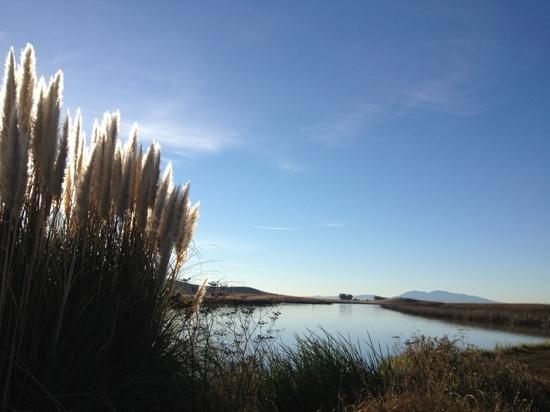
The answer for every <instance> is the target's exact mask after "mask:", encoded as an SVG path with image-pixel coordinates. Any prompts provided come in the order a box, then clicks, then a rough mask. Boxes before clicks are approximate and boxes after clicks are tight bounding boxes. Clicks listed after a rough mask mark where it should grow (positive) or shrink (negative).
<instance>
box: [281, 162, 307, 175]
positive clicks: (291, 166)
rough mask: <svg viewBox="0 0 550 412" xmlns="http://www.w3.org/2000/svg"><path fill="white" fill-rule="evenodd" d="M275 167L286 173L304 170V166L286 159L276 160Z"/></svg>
mask: <svg viewBox="0 0 550 412" xmlns="http://www.w3.org/2000/svg"><path fill="white" fill-rule="evenodd" d="M276 166H277V169H279V170H281V171H283V172H286V173H299V172H303V171H304V166H302V165H298V164H296V163H293V162H291V161H289V160H287V159H279V160H278V161H277V165H276Z"/></svg>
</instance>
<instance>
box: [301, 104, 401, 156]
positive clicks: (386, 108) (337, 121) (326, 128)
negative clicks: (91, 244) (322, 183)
mask: <svg viewBox="0 0 550 412" xmlns="http://www.w3.org/2000/svg"><path fill="white" fill-rule="evenodd" d="M397 109H398V108H396V107H393V105H392V104H385V105H367V106H365V107H363V108H360V109H358V110H353V111H349V112H341V113H333V114H331V115H329V116H327V117H325V118H324V119H323V120H321V121H320V122H319V123H318V124H316V125H314V126H311V127H306V128H303V129H302V131H303V132H305V133H306V135H307V136H308V138H309V140H311V141H312V142H314V143H318V144H321V145H324V146H328V147H344V146H347V145H349V143H350V142H351V141H353V140H355V139H357V138H358V137H360V135H361V134H363V132H364V131H365V130H366V129H367V128H369V127H370V126H373V125H375V124H379V123H385V122H386V121H388V120H390V119H392V118H394V117H396V116H397V115H399V114H400V111H399V110H397Z"/></svg>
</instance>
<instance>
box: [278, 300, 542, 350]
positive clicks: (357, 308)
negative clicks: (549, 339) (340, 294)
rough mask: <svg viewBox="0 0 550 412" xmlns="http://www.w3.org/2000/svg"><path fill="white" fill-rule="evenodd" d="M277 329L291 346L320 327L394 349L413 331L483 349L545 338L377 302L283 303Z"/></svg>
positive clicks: (412, 333) (357, 339) (539, 340)
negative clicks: (408, 312)
mask: <svg viewBox="0 0 550 412" xmlns="http://www.w3.org/2000/svg"><path fill="white" fill-rule="evenodd" d="M278 310H279V311H280V312H281V315H280V316H279V319H278V320H277V322H276V328H277V329H280V330H281V334H280V338H281V340H282V342H283V343H286V344H290V345H292V344H293V343H294V342H295V338H296V335H304V334H305V333H308V330H309V331H317V332H320V331H321V329H322V330H325V331H327V332H329V333H331V334H341V335H343V336H345V337H349V338H350V339H352V340H353V341H359V342H362V343H363V344H365V346H367V344H366V342H367V341H368V340H369V336H370V339H372V342H373V343H374V344H375V345H376V346H378V345H380V346H381V347H382V348H395V347H396V345H400V344H402V343H404V342H405V341H406V340H407V339H409V338H410V337H411V336H413V335H415V334H423V335H426V336H431V337H442V336H444V335H447V336H449V337H451V338H455V339H461V340H464V341H465V342H467V343H470V344H473V345H476V346H479V347H481V348H485V349H491V348H494V347H495V345H517V344H520V343H542V342H545V341H546V339H544V338H541V337H536V336H529V335H522V334H515V333H510V332H502V331H495V330H489V329H484V328H478V327H471V326H460V325H456V324H452V323H448V322H445V321H440V320H434V319H426V318H421V317H417V316H412V315H406V314H403V313H399V312H395V311H391V310H387V309H383V308H381V307H380V306H377V305H355V304H334V305H297V304H284V305H280V306H279V307H278Z"/></svg>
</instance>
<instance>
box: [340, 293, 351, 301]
mask: <svg viewBox="0 0 550 412" xmlns="http://www.w3.org/2000/svg"><path fill="white" fill-rule="evenodd" d="M338 297H339V298H340V300H352V299H353V295H348V294H347V293H340V294H339V295H338Z"/></svg>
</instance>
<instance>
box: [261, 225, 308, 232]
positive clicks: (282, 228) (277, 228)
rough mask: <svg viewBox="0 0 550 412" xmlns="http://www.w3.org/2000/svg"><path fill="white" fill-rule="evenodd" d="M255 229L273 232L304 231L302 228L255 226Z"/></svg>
mask: <svg viewBox="0 0 550 412" xmlns="http://www.w3.org/2000/svg"><path fill="white" fill-rule="evenodd" d="M254 229H260V230H273V231H291V230H302V228H301V227H293V226H254Z"/></svg>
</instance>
